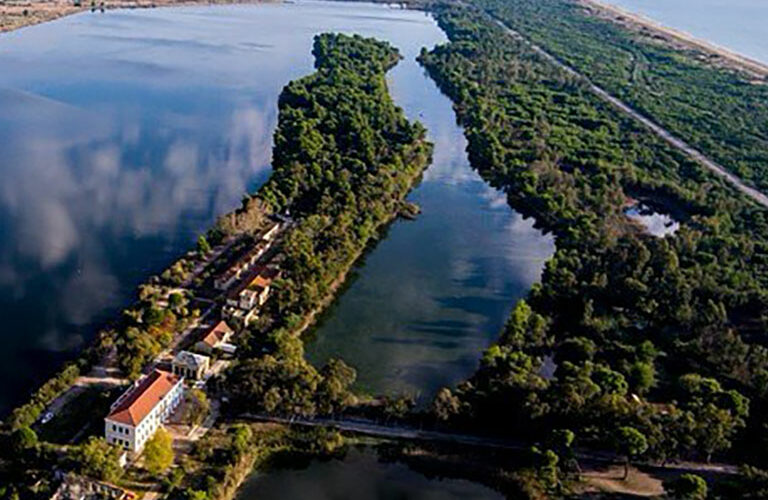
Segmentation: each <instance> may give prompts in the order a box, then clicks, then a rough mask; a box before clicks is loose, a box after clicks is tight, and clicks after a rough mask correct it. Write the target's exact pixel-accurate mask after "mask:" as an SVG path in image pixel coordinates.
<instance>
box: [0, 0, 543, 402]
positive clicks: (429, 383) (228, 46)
mask: <svg viewBox="0 0 768 500" xmlns="http://www.w3.org/2000/svg"><path fill="white" fill-rule="evenodd" d="M322 31H345V32H357V33H361V34H364V35H368V36H376V37H379V38H383V39H386V40H389V41H391V42H392V43H393V44H394V45H396V46H397V47H398V48H400V49H401V51H402V53H403V55H404V57H405V58H404V60H403V61H402V62H401V63H400V64H399V65H398V66H397V67H396V68H395V69H394V70H393V71H392V72H391V73H390V76H389V80H390V84H391V87H392V93H393V95H394V96H395V99H396V101H397V102H398V103H399V104H400V105H401V106H403V107H404V108H405V109H406V111H407V114H408V115H409V117H411V118H417V119H421V120H422V121H423V122H424V123H425V125H426V126H427V127H428V128H429V135H430V138H431V139H432V140H433V141H434V142H435V144H436V148H435V162H434V165H433V166H432V167H430V169H429V170H428V171H427V173H426V175H425V177H424V180H423V182H422V184H421V185H420V187H419V188H418V189H417V190H416V191H415V192H414V193H413V194H412V196H411V199H412V200H413V201H415V202H417V203H419V204H420V205H421V206H422V208H423V210H424V213H423V214H422V215H421V216H420V217H419V218H418V219H417V220H416V221H413V222H396V223H395V224H393V225H392V226H391V227H390V229H389V234H388V237H387V238H386V239H385V240H384V241H383V242H382V243H381V244H380V245H378V246H376V247H375V248H374V249H373V251H372V252H370V253H369V255H368V256H367V258H366V260H365V266H364V267H362V268H360V269H358V271H357V277H356V279H355V280H354V281H353V282H352V284H351V286H349V288H348V289H347V290H346V292H345V293H344V295H343V296H342V297H341V299H340V300H339V301H338V302H337V304H336V305H335V306H334V309H333V310H332V311H331V312H330V313H329V314H327V315H326V318H325V320H324V322H323V324H322V326H321V327H320V328H319V329H318V331H317V332H316V341H315V342H314V343H312V344H311V346H310V354H311V356H312V358H313V359H315V360H321V359H322V358H324V357H326V356H328V355H336V356H341V357H343V358H344V359H346V360H347V361H348V362H350V363H351V364H353V365H355V366H356V367H357V368H358V370H359V372H360V378H361V380H362V384H361V387H364V388H368V389H372V390H381V391H388V390H411V391H416V392H424V393H431V392H433V391H434V390H435V389H436V388H437V387H439V386H440V385H444V384H450V383H453V382H455V381H457V380H459V379H461V378H462V377H464V376H466V375H468V374H469V373H471V371H472V369H473V368H474V366H475V364H476V362H477V359H478V357H479V354H480V350H481V349H482V348H483V347H485V346H486V345H487V344H488V343H489V342H490V341H491V340H492V339H493V338H494V337H495V336H496V335H497V333H498V330H499V328H500V327H501V325H502V324H503V321H504V319H505V317H506V315H507V312H508V311H509V309H510V307H511V306H512V304H513V301H514V299H515V298H517V297H519V296H521V295H523V294H524V293H525V292H526V291H527V290H528V289H529V287H530V285H531V283H533V282H534V281H535V280H536V279H537V278H538V276H539V273H540V270H541V268H542V265H543V262H544V261H545V259H546V258H548V257H549V256H550V255H551V253H552V250H553V242H552V238H551V237H548V236H544V235H542V234H541V233H540V232H539V231H538V230H536V229H534V228H533V226H532V222H531V221H526V220H522V218H521V217H520V216H519V215H517V214H516V213H514V212H512V211H511V210H510V209H509V208H508V207H507V205H506V203H505V199H504V196H503V195H502V194H500V193H498V192H496V191H494V190H492V189H490V188H489V187H487V186H486V185H485V184H484V183H483V182H482V181H481V180H480V178H479V177H478V176H477V174H475V173H474V172H473V171H472V170H471V169H470V168H469V167H468V164H467V160H466V155H465V153H464V145H465V143H464V139H463V136H462V134H461V130H460V129H459V128H458V127H457V126H456V124H455V118H454V115H453V112H452V109H451V106H450V102H449V101H448V100H447V99H446V98H445V97H444V96H442V95H441V94H440V93H439V92H438V91H437V88H436V87H435V85H434V84H433V83H432V82H431V80H429V79H428V78H427V77H426V76H425V75H424V72H423V71H422V69H421V68H420V67H419V66H418V64H417V63H416V62H415V60H414V58H415V56H416V55H417V54H418V51H419V50H420V48H421V47H422V46H427V47H431V46H433V45H434V44H436V43H440V42H442V41H444V40H445V37H444V34H443V33H442V32H441V31H440V30H439V29H438V28H437V26H436V24H435V22H434V21H433V20H432V19H431V18H430V17H428V16H427V15H426V14H425V13H423V12H418V11H407V10H402V9H397V8H390V7H386V6H382V5H368V4H346V3H339V4H334V3H320V2H302V3H298V4H281V5H277V4H263V5H238V6H218V7H210V8H209V7H181V8H173V9H153V10H118V11H109V12H106V13H83V14H79V15H75V16H70V17H67V18H64V19H61V20H59V21H56V22H52V23H47V24H43V25H38V26H33V27H29V28H25V29H22V30H19V31H16V32H12V33H9V34H5V35H2V36H0V47H2V50H0V67H2V68H3V71H2V72H0V108H2V109H3V113H2V116H0V172H2V175H3V179H4V181H3V183H2V186H1V187H0V235H2V236H1V237H0V314H2V317H3V319H4V325H3V329H2V332H3V333H2V334H3V340H4V341H5V349H3V351H2V353H1V354H0V383H2V386H3V387H5V389H4V390H3V391H2V393H1V394H0V406H1V407H2V409H7V408H8V407H9V406H10V405H11V404H15V403H17V402H18V401H20V400H21V399H23V398H24V397H25V396H26V395H27V394H28V392H29V391H30V390H31V389H32V388H33V387H34V386H35V385H36V384H38V383H40V381H41V380H44V378H45V377H47V376H48V375H50V374H51V373H52V372H53V371H55V369H56V368H57V367H58V366H60V363H61V361H62V360H63V359H66V358H67V357H70V356H71V355H72V353H73V351H74V350H76V349H78V348H80V347H81V346H82V345H83V343H84V342H87V341H88V340H89V339H91V338H92V337H93V335H94V334H95V332H96V331H97V328H98V326H99V325H100V324H103V322H104V321H105V320H107V319H108V318H109V317H110V316H112V315H114V314H116V313H117V312H118V311H119V309H120V308H121V307H122V306H124V305H126V304H127V303H129V302H130V300H131V297H132V296H133V294H134V290H135V287H136V285H137V284H139V283H140V282H142V281H144V280H145V279H146V278H147V277H148V276H150V275H152V274H153V273H157V272H159V271H161V270H162V269H163V268H164V267H165V266H166V265H167V264H168V263H169V262H171V261H172V260H174V259H175V258H176V257H177V256H178V255H179V254H181V253H183V252H184V251H185V250H186V249H188V248H189V247H190V246H192V245H193V243H194V240H195V238H196V236H197V235H198V234H199V233H200V232H202V231H204V230H205V229H206V228H207V227H208V226H209V225H210V224H211V223H212V221H213V220H214V219H215V217H216V216H217V215H218V214H221V213H223V212H226V211H228V210H230V209H232V208H233V207H235V206H237V205H238V203H239V200H240V198H241V197H242V195H243V193H245V192H246V191H252V190H254V189H256V188H257V187H258V185H259V184H260V183H261V182H263V180H264V179H265V178H266V176H267V175H268V174H269V160H270V153H271V136H272V132H273V130H274V127H275V121H276V111H277V110H276V103H277V96H278V95H279V92H280V90H281V88H282V87H283V85H285V84H286V83H287V82H288V81H289V80H291V79H294V78H297V77H300V76H302V75H305V74H307V73H310V72H311V71H312V63H313V60H312V56H311V53H310V49H311V41H312V37H313V36H314V35H315V34H316V33H319V32H322ZM11 382H13V383H11Z"/></svg>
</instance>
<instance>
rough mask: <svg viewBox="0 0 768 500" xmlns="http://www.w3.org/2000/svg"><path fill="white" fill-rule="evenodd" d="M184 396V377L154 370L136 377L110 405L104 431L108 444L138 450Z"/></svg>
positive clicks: (133, 450) (136, 451)
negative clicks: (137, 378)
mask: <svg viewBox="0 0 768 500" xmlns="http://www.w3.org/2000/svg"><path fill="white" fill-rule="evenodd" d="M183 396H184V377H180V376H177V375H174V374H173V373H169V372H166V371H162V370H155V371H153V372H152V373H150V374H149V375H147V376H145V377H143V378H141V379H139V380H137V381H136V383H134V385H133V386H132V387H131V388H130V389H128V390H127V391H126V392H125V393H123V395H121V396H120V397H119V398H117V401H115V402H114V403H113V404H112V406H111V407H110V413H109V415H107V417H106V418H105V419H104V434H105V437H106V440H107V442H108V443H110V444H114V445H117V446H120V447H122V448H124V449H126V450H128V451H131V452H134V453H138V452H139V451H141V450H142V449H143V448H144V444H146V442H147V440H148V439H149V438H151V437H152V436H153V435H154V433H155V431H156V430H157V429H158V428H159V427H160V425H162V423H163V422H165V421H166V420H167V419H168V417H169V416H170V415H171V413H173V411H174V410H175V409H176V407H177V406H178V405H179V403H180V402H181V400H182V398H183Z"/></svg>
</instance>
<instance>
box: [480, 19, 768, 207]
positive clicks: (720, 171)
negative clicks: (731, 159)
mask: <svg viewBox="0 0 768 500" xmlns="http://www.w3.org/2000/svg"><path fill="white" fill-rule="evenodd" d="M489 15H491V14H489ZM491 17H492V18H493V19H494V20H495V21H496V23H497V24H498V25H499V26H501V28H502V29H503V30H504V31H505V32H506V33H507V34H508V35H509V36H511V37H512V38H515V39H517V40H520V41H521V42H523V43H524V44H526V45H527V46H528V47H530V48H531V50H533V51H534V52H536V53H537V54H539V55H540V56H541V57H543V58H544V59H546V60H547V61H549V62H551V63H552V64H555V65H556V66H558V67H559V68H561V69H562V70H563V71H565V72H566V73H568V74H569V75H571V76H573V77H576V78H578V79H579V80H582V81H584V82H586V84H587V86H588V87H589V89H590V90H591V91H592V92H593V93H594V94H596V95H597V96H598V97H600V98H602V99H603V100H605V101H606V102H608V103H609V104H611V105H612V106H614V107H615V108H616V109H618V110H619V111H621V112H623V113H624V114H625V115H627V116H629V117H631V118H633V119H635V120H637V121H639V122H640V123H642V124H643V125H645V126H646V127H647V128H648V129H650V130H651V131H652V132H653V133H655V134H656V135H657V136H659V137H660V138H662V139H663V140H665V141H666V142H667V143H669V144H670V145H671V146H672V147H674V148H676V149H678V150H680V151H682V152H683V153H684V154H686V155H688V156H689V157H690V158H692V159H694V160H695V161H697V162H698V163H699V164H701V165H703V166H704V167H705V168H707V169H709V170H710V171H711V172H712V173H714V174H715V175H718V176H719V177H721V178H723V179H724V180H725V181H727V182H729V183H730V184H731V185H732V186H733V187H734V188H736V189H738V190H739V191H741V192H742V193H743V194H745V195H747V196H748V197H750V198H751V199H752V200H754V201H755V202H757V203H758V204H760V205H762V206H764V207H766V208H768V196H766V195H765V194H763V193H761V192H760V191H758V190H756V189H754V188H752V187H750V186H748V185H746V184H745V183H744V182H743V181H742V180H741V179H739V178H738V177H736V176H735V175H733V174H732V173H730V172H728V171H727V170H726V169H725V168H724V167H723V166H721V165H720V164H718V163H716V162H714V161H713V160H711V159H709V158H707V157H706V156H705V155H704V154H703V153H702V152H701V151H699V150H697V149H696V148H694V147H693V146H691V145H690V144H688V143H687V142H685V141H683V140H682V139H680V138H679V137H676V136H675V135H674V134H672V133H671V132H670V131H668V130H667V129H665V128H664V127H662V126H660V125H658V124H657V123H655V122H654V121H652V120H651V119H649V118H647V117H645V116H643V115H642V114H640V113H639V112H638V111H635V110H634V109H633V108H632V107H630V106H629V105H628V104H626V103H625V102H624V101H622V100H620V99H618V98H617V97H615V96H613V95H611V94H609V93H608V92H607V91H605V90H604V89H603V88H602V87H599V86H597V85H595V84H594V83H593V82H592V81H591V80H590V79H589V78H587V77H586V76H584V75H582V74H581V73H579V72H578V71H576V70H575V69H573V68H572V67H570V66H568V65H567V64H565V63H564V62H562V61H560V60H559V59H558V58H556V57H555V56H553V55H552V54H550V53H549V52H547V51H546V50H544V49H543V48H541V47H540V46H539V45H536V44H535V43H533V42H531V41H530V40H528V39H527V38H525V37H524V36H523V35H521V34H520V33H518V32H517V31H515V30H513V29H512V28H510V27H509V26H507V25H506V24H504V22H503V21H501V20H499V19H497V18H495V17H494V16H493V15H491Z"/></svg>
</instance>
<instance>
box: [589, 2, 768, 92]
mask: <svg viewBox="0 0 768 500" xmlns="http://www.w3.org/2000/svg"><path fill="white" fill-rule="evenodd" d="M578 2H579V3H580V4H581V5H582V6H584V7H585V8H586V9H587V10H589V11H591V12H592V14H593V15H597V16H600V17H603V18H605V19H608V20H609V21H611V22H613V23H616V24H619V25H621V26H623V27H624V28H626V29H628V30H630V31H633V32H636V33H640V34H642V35H645V36H648V35H651V36H653V37H655V38H658V39H660V40H661V41H662V42H663V43H667V44H669V45H671V46H673V47H674V48H675V49H677V50H695V51H699V52H702V53H704V54H707V55H709V56H714V57H716V58H718V59H719V61H718V60H710V61H708V63H709V64H714V65H716V66H723V67H726V68H729V69H736V70H739V71H743V72H746V73H749V74H750V75H752V76H754V77H758V78H766V79H768V64H766V63H762V62H760V61H757V60H755V59H752V58H749V57H747V56H744V55H742V54H739V53H738V52H735V51H733V50H730V49H728V48H726V47H723V46H721V45H717V44H715V43H712V42H708V41H706V40H703V39H701V38H697V37H696V36H694V35H692V34H690V33H687V32H685V31H682V30H678V29H675V28H670V27H669V26H665V25H664V24H662V23H661V22H660V21H657V20H655V19H652V18H650V17H648V16H646V15H644V14H640V13H636V12H631V11H628V10H626V9H624V8H622V7H618V6H616V5H612V4H610V3H608V2H606V1H604V0H578ZM649 32H650V33H649Z"/></svg>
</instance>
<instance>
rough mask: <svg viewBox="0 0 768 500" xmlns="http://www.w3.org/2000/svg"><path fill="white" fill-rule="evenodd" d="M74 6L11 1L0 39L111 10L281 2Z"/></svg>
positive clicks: (193, 0) (111, 0)
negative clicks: (59, 21)
mask: <svg viewBox="0 0 768 500" xmlns="http://www.w3.org/2000/svg"><path fill="white" fill-rule="evenodd" d="M80 1H81V5H80V6H77V5H75V4H74V3H73V2H69V1H67V0H43V1H32V2H24V1H13V2H9V3H6V4H2V5H0V36H2V35H3V34H6V33H11V32H13V31H17V30H20V29H22V28H28V27H30V26H35V25H38V24H43V23H47V22H49V21H55V20H57V19H61V18H62V17H66V16H70V15H73V14H79V13H82V12H88V11H94V12H95V11H97V10H101V11H105V10H114V9H154V8H159V7H185V6H193V5H237V4H258V3H278V2H280V1H282V0H149V1H147V0H103V1H102V0H93V1H91V0H80Z"/></svg>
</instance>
